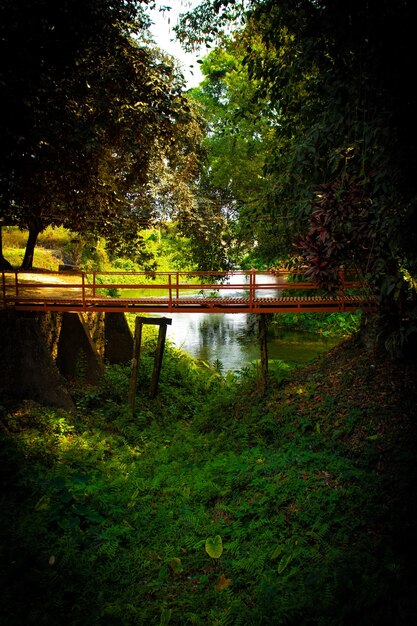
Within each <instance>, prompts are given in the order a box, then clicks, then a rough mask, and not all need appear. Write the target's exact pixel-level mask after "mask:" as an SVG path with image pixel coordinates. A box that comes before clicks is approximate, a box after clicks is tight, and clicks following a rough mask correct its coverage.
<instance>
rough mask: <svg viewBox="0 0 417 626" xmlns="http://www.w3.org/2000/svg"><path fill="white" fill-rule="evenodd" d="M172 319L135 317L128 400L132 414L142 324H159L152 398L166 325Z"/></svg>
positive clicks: (157, 377) (163, 344)
mask: <svg viewBox="0 0 417 626" xmlns="http://www.w3.org/2000/svg"><path fill="white" fill-rule="evenodd" d="M171 323H172V320H171V319H169V318H167V317H139V316H138V317H136V319H135V335H134V338H133V355H132V369H131V374H130V384H129V396H128V402H129V406H130V410H131V412H132V414H133V413H134V412H135V405H136V392H137V386H138V369H139V361H140V348H141V343H142V326H143V324H153V325H154V326H159V333H158V342H157V346H156V352H155V361H154V366H153V372H152V379H151V385H150V390H149V395H150V397H151V398H154V397H155V395H156V392H157V389H158V382H159V376H160V373H161V367H162V357H163V355H164V348H165V339H166V334H167V326H168V325H171Z"/></svg>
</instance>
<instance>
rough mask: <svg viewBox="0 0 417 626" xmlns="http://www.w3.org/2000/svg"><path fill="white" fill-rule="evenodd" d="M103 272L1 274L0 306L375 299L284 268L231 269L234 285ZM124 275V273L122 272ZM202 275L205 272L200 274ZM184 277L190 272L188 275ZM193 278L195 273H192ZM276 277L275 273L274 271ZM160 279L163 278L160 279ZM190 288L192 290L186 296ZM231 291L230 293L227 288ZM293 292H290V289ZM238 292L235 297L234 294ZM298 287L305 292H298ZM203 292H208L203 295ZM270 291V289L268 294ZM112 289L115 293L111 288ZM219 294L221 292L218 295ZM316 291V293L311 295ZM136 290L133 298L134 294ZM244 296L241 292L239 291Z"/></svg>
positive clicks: (207, 307) (275, 309)
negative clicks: (270, 275) (291, 277)
mask: <svg viewBox="0 0 417 626" xmlns="http://www.w3.org/2000/svg"><path fill="white" fill-rule="evenodd" d="M109 274H110V273H107V274H100V275H99V274H98V273H96V272H94V273H90V274H84V273H78V274H75V275H72V276H67V275H66V276H63V275H62V274H61V275H58V276H57V275H56V273H55V274H54V275H53V274H51V273H48V274H42V275H39V274H36V275H34V274H23V273H17V272H14V273H6V272H5V273H3V274H2V285H3V289H2V292H1V293H0V306H3V308H13V309H16V310H20V311H56V312H59V311H61V312H64V311H67V312H88V311H96V312H116V313H124V312H132V313H197V312H199V313H301V312H333V311H336V312H342V311H346V312H349V311H355V310H357V309H358V308H366V309H369V308H373V307H374V306H375V299H374V298H373V297H372V296H371V295H370V294H369V292H368V290H367V289H366V286H365V285H364V284H363V283H360V282H355V281H344V282H343V283H342V284H341V288H340V290H339V292H338V293H337V294H336V295H332V296H329V295H324V294H320V293H318V288H317V285H315V284H313V283H311V282H306V281H303V282H298V283H297V282H295V283H287V282H286V279H287V277H288V272H286V273H284V272H282V273H281V274H280V276H279V277H278V279H277V280H278V281H280V282H278V283H270V282H267V283H265V282H261V280H262V277H263V280H265V278H264V277H265V275H266V273H265V272H262V273H257V272H254V271H250V272H234V274H235V275H238V276H242V277H243V278H242V279H241V281H240V283H238V284H233V285H230V284H224V283H223V284H222V283H213V282H211V283H210V284H207V283H203V282H201V278H200V280H199V283H198V284H192V283H190V282H181V281H180V276H184V275H185V274H179V273H178V272H176V273H165V274H161V275H157V276H156V278H159V279H160V282H158V283H153V284H149V283H144V282H143V281H142V283H139V284H138V283H133V284H132V283H131V282H130V283H129V282H127V283H120V282H118V283H114V282H108V283H106V284H104V283H103V282H102V280H103V277H105V276H109ZM120 274H122V273H120ZM200 274H203V273H200ZM122 275H123V276H124V277H126V276H127V275H128V276H129V278H130V280H132V279H137V278H138V277H139V278H143V277H146V278H148V279H149V277H151V278H155V273H151V274H150V273H148V274H140V275H138V274H127V273H123V274H122ZM186 276H187V280H188V279H189V278H190V274H188V275H186ZM192 276H195V274H192ZM218 276H220V277H222V278H224V277H225V276H226V274H225V273H216V274H213V273H204V277H205V278H206V279H207V277H213V278H216V277H218ZM274 276H275V275H274ZM162 278H163V281H162V282H161V280H162ZM116 289H117V290H122V291H123V290H125V289H129V291H130V292H131V291H133V292H134V293H135V296H133V297H128V298H127V297H118V296H112V295H103V291H107V292H109V291H110V290H116ZM155 290H158V292H161V291H163V292H164V293H166V295H164V296H159V295H156V296H149V295H140V294H141V293H143V292H145V291H151V292H152V291H153V292H155ZM190 290H193V291H196V292H198V293H195V295H190ZM231 290H232V291H233V293H231V294H230V295H228V293H227V292H228V291H229V293H230V291H231ZM294 290H296V294H295V293H294V295H291V291H294ZM236 291H238V292H239V295H236V294H235V292H236ZM300 291H301V292H303V294H302V295H300ZM207 292H208V294H209V295H207ZM271 292H272V293H271ZM110 293H113V291H110ZM220 293H224V294H225V295H223V296H220ZM312 293H314V294H315V295H310V294H312ZM136 294H137V296H136ZM241 294H242V295H241Z"/></svg>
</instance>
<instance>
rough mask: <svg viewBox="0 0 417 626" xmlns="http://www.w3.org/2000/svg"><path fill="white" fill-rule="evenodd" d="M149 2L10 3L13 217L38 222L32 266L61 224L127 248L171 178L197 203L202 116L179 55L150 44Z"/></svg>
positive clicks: (2, 23)
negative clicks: (191, 99)
mask: <svg viewBox="0 0 417 626" xmlns="http://www.w3.org/2000/svg"><path fill="white" fill-rule="evenodd" d="M147 4H148V3H147V2H146V1H144V2H142V1H141V0H127V1H126V2H125V1H124V0H106V1H105V2H100V3H96V2H80V1H78V0H76V1H73V2H69V3H66V4H65V5H61V4H56V3H54V2H51V1H50V0H46V1H44V2H30V1H28V0H18V1H17V2H10V1H9V0H7V1H6V2H3V3H2V4H1V7H0V30H1V37H0V41H1V59H2V62H1V63H0V76H1V80H0V83H1V85H2V102H3V105H4V115H3V116H2V121H1V124H2V126H1V130H2V136H3V137H4V141H3V142H2V147H1V155H0V157H1V158H0V197H1V207H2V209H1V223H2V225H3V224H6V225H9V224H12V225H15V224H17V225H19V226H21V227H22V228H27V229H28V230H29V235H30V236H29V239H28V244H27V248H26V254H25V257H24V260H23V266H24V268H25V269H29V268H31V266H32V262H33V248H34V246H35V243H36V238H37V236H38V235H39V233H40V232H41V231H42V230H43V229H44V228H45V227H46V226H48V225H49V224H54V225H65V226H67V227H68V228H71V229H72V230H74V231H77V232H81V233H85V232H89V233H90V234H93V235H94V236H97V235H101V236H105V237H106V238H107V243H108V246H109V248H111V249H112V250H113V251H114V252H115V253H117V254H121V253H122V251H123V250H126V249H129V248H131V247H132V246H137V245H138V244H139V243H140V236H139V234H138V230H139V229H140V227H141V226H143V225H145V224H149V221H150V218H151V217H155V216H156V215H157V214H159V208H160V199H161V197H162V195H163V192H162V189H161V180H162V179H163V181H164V185H165V186H164V192H165V194H167V193H168V192H170V194H171V196H173V197H174V199H175V202H176V203H177V204H178V203H181V204H182V205H183V206H188V207H190V204H192V193H188V192H187V184H188V183H190V181H192V180H193V178H194V176H195V173H196V169H197V166H198V157H197V156H196V153H197V152H198V146H199V136H198V135H199V124H198V122H197V121H196V118H195V117H194V114H193V111H192V107H191V106H190V105H189V103H188V101H187V99H186V97H185V96H184V95H183V94H182V89H183V79H182V77H181V75H180V74H179V73H178V72H177V70H176V68H175V65H174V63H173V62H172V59H169V58H168V57H166V56H163V55H162V53H161V52H160V51H158V49H157V48H155V47H153V48H152V47H150V46H149V45H148V44H149V41H148V34H147V31H146V27H147V26H148V25H149V18H148V17H147V16H146V14H145V10H146V5H147ZM22 42H25V44H24V45H22ZM6 58H7V62H6V61H5V59H6Z"/></svg>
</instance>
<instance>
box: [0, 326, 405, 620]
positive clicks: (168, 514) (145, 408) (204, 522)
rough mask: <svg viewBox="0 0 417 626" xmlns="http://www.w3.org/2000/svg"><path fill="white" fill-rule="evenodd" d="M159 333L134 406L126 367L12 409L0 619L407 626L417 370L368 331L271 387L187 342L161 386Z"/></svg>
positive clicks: (170, 360) (169, 355) (150, 342)
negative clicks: (154, 389)
mask: <svg viewBox="0 0 417 626" xmlns="http://www.w3.org/2000/svg"><path fill="white" fill-rule="evenodd" d="M145 343H146V346H147V352H146V354H145V355H144V357H143V360H142V362H141V368H140V371H141V376H140V392H139V397H138V402H137V407H138V408H137V410H136V413H135V415H134V416H131V415H130V413H129V410H128V408H127V406H126V398H127V390H128V381H129V372H128V370H127V369H126V368H123V367H120V366H117V367H116V366H113V367H111V368H108V369H107V371H106V374H105V377H104V380H103V381H102V383H101V384H100V385H99V386H98V387H88V388H85V387H84V388H83V387H80V386H79V387H76V388H74V389H73V395H74V398H75V400H76V403H77V405H78V412H77V414H75V415H69V414H66V413H64V412H61V411H55V410H48V409H43V408H40V407H37V406H35V405H32V404H24V405H22V406H20V407H14V408H9V409H6V408H5V409H4V410H3V412H2V414H1V425H2V430H1V433H2V444H3V445H2V448H1V454H0V467H1V470H2V484H3V493H2V496H1V502H0V504H1V508H0V510H1V526H0V528H1V536H2V541H1V545H2V552H1V560H0V563H1V565H0V584H1V588H2V592H3V600H2V613H3V621H2V623H3V624H5V626H17V625H19V626H21V625H22V624H25V625H31V624H36V625H37V626H38V625H40V624H42V625H45V626H49V625H56V624H60V625H63V624H71V625H77V626H78V625H84V624H85V625H86V626H87V625H88V626H90V625H91V624H103V625H104V624H120V625H127V626H128V625H132V626H133V625H135V626H136V625H138V624H144V625H151V624H155V625H160V624H168V623H169V624H172V625H185V624H205V625H216V626H218V625H221V624H224V625H226V624H233V625H235V624H236V625H242V626H250V625H264V624H265V625H272V624H274V625H275V624H290V625H294V626H310V625H313V624H322V625H325V626H338V625H343V626H344V625H346V626H351V625H353V624H354V625H355V626H357V625H358V626H360V625H368V624H369V625H371V624H378V626H380V625H383V624H387V625H388V624H390V625H392V624H396V626H399V625H403V624H404V626H406V625H407V626H408V624H409V623H411V622H410V621H409V620H410V616H412V615H413V610H415V600H414V599H413V598H414V595H413V591H412V590H413V585H414V582H415V581H414V579H413V578H412V572H413V569H412V567H410V563H409V561H408V560H407V554H408V553H409V552H410V551H411V550H412V546H413V544H412V541H413V537H414V533H413V531H412V528H413V519H414V512H415V511H414V508H415V507H414V505H412V502H413V500H412V498H411V497H410V496H411V491H410V489H412V485H413V484H415V475H416V472H415V464H414V458H415V450H414V445H413V440H414V438H413V437H410V424H409V421H408V418H407V416H408V415H410V416H411V415H412V407H413V406H415V392H414V391H413V389H412V388H410V389H408V395H407V393H405V391H404V389H407V385H408V383H409V378H412V377H411V374H410V376H409V378H407V376H405V375H404V372H402V375H401V376H400V372H397V373H396V374H395V371H394V370H391V371H390V372H388V371H387V373H386V374H384V372H385V370H383V369H382V368H381V367H380V366H377V367H375V365H374V366H373V367H371V365H372V363H371V362H370V361H369V360H367V358H365V356H364V355H363V351H362V352H361V350H360V349H359V348H355V347H352V346H351V347H350V348H349V347H348V348H344V349H343V348H339V349H338V350H337V351H334V352H333V353H332V354H331V355H330V357H329V358H328V359H323V360H321V361H319V362H318V364H317V365H314V366H311V367H310V368H309V369H306V370H302V371H301V370H300V371H296V372H295V373H294V372H293V373H292V374H288V373H287V372H285V371H284V370H285V368H283V370H282V372H281V376H278V375H276V377H275V382H274V383H273V384H272V385H271V387H270V389H269V391H268V393H267V395H266V396H262V394H261V393H260V391H259V385H258V381H257V379H256V377H255V376H254V373H253V371H250V370H248V371H247V372H246V373H245V374H244V375H243V377H241V378H239V379H237V378H236V377H234V376H232V375H230V374H229V375H228V376H227V377H224V378H222V377H221V376H220V375H219V374H218V373H216V372H213V371H212V370H210V369H209V368H208V367H201V366H199V365H198V364H197V363H196V362H195V361H192V360H190V359H189V358H188V357H186V356H185V355H184V354H183V353H182V352H181V351H179V350H176V349H174V348H170V347H169V348H168V349H167V351H166V354H165V358H164V366H163V371H162V377H161V384H160V389H159V393H158V395H157V398H156V399H155V400H154V401H150V400H149V398H148V387H149V380H150V373H151V368H152V360H153V350H154V347H155V337H154V334H152V333H151V334H149V335H148V336H147V338H146V341H145ZM288 376H289V377H288ZM388 381H389V384H388ZM381 384H384V385H387V386H388V387H389V385H390V387H389V388H388V389H387V391H389V393H387V392H386V389H385V387H381ZM394 385H397V386H398V385H402V386H403V387H404V389H403V391H402V392H401V393H400V390H399V388H397V393H396V394H395V396H396V397H395V402H394V401H393V398H392V390H393V386H394ZM353 390H354V391H353ZM413 403H414V404H413ZM393 411H397V413H396V414H397V416H401V419H400V418H399V417H397V424H396V423H395V420H393V415H392V412H393ZM413 507H414V508H413ZM219 538H220V539H219ZM207 540H209V541H207ZM220 540H221V545H222V547H223V551H222V553H221V554H220V555H218V558H213V557H212V556H210V554H209V553H208V552H207V549H206V547H208V548H209V552H211V550H210V545H213V544H216V543H217V545H219V541H220ZM212 554H213V553H212ZM22 598H25V602H22Z"/></svg>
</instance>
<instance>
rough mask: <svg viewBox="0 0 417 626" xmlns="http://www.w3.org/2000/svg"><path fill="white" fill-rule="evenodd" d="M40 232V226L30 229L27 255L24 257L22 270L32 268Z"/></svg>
mask: <svg viewBox="0 0 417 626" xmlns="http://www.w3.org/2000/svg"><path fill="white" fill-rule="evenodd" d="M40 232H41V229H40V228H30V229H29V237H28V240H27V243H26V250H25V256H24V257H23V261H22V266H21V269H22V270H31V269H32V267H33V255H34V253H35V246H36V241H37V239H38V235H39V233H40Z"/></svg>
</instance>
